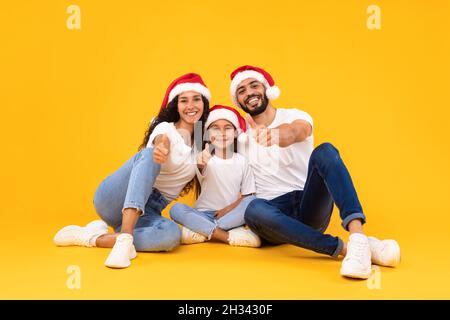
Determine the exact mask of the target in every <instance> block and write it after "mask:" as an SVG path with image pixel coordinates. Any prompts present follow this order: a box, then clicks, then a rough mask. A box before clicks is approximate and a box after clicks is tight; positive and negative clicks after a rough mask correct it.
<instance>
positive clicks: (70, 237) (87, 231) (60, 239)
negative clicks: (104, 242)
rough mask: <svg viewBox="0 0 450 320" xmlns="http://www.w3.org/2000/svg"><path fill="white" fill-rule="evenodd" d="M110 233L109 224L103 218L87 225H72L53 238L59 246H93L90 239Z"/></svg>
mask: <svg viewBox="0 0 450 320" xmlns="http://www.w3.org/2000/svg"><path fill="white" fill-rule="evenodd" d="M106 233H108V226H107V225H106V223H105V222H103V221H101V220H95V221H92V222H90V223H88V224H87V225H86V226H85V227H80V226H76V225H70V226H67V227H64V228H62V229H61V230H59V231H58V232H57V233H56V235H55V236H54V238H53V242H54V243H55V244H56V245H57V246H61V247H66V246H82V247H92V244H91V243H90V240H91V239H92V238H93V237H98V236H100V235H103V234H106Z"/></svg>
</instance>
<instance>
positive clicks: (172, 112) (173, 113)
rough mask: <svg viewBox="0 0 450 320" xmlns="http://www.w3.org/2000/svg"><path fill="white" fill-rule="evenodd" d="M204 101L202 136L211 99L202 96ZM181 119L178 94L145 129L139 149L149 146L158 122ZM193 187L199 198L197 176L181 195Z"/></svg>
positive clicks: (192, 139) (201, 119)
mask: <svg viewBox="0 0 450 320" xmlns="http://www.w3.org/2000/svg"><path fill="white" fill-rule="evenodd" d="M202 101H203V114H202V117H201V118H200V120H199V121H201V128H202V131H201V137H203V133H204V131H205V123H206V119H208V116H209V101H208V99H206V98H205V97H204V96H202ZM179 120H180V113H179V112H178V96H176V97H175V98H174V99H173V100H172V101H171V102H169V103H168V104H167V108H163V109H161V110H160V111H159V114H158V115H157V116H156V117H155V118H154V119H153V120H152V121H151V122H150V124H149V126H148V129H147V130H146V131H145V134H144V139H143V141H142V143H141V145H140V146H139V149H138V150H139V151H140V150H142V149H144V148H146V147H147V144H148V140H149V139H150V135H151V134H152V132H153V130H154V129H155V128H156V126H157V125H158V124H160V123H161V122H173V123H175V122H177V121H179ZM191 141H194V135H192V137H191ZM194 143H195V141H194ZM202 150H203V149H202ZM192 189H193V190H194V192H195V193H194V195H195V198H196V199H197V198H198V196H199V195H200V183H199V181H198V179H197V176H194V178H193V179H192V180H191V181H189V182H188V183H187V184H186V185H185V186H184V188H183V190H181V193H180V195H179V196H181V197H183V196H185V195H187V194H188V193H189V192H190V191H191V190H192Z"/></svg>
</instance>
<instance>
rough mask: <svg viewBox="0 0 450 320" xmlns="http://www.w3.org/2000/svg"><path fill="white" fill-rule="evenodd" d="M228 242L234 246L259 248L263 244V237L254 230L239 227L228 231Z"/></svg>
mask: <svg viewBox="0 0 450 320" xmlns="http://www.w3.org/2000/svg"><path fill="white" fill-rule="evenodd" d="M228 243H229V244H230V245H232V246H238V247H252V248H257V247H259V246H261V239H260V238H259V236H258V235H257V234H255V233H254V232H253V231H252V230H250V229H246V228H245V227H239V228H235V229H231V230H229V231H228Z"/></svg>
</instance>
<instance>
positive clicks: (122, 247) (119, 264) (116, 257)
mask: <svg viewBox="0 0 450 320" xmlns="http://www.w3.org/2000/svg"><path fill="white" fill-rule="evenodd" d="M134 258H136V250H135V248H134V245H133V236H132V235H131V234H128V233H122V234H120V235H118V236H117V238H116V243H115V244H114V247H113V248H112V250H111V252H110V253H109V256H108V258H107V259H106V261H105V265H106V266H107V267H110V268H117V269H122V268H128V267H129V266H130V265H131V261H130V260H131V259H134Z"/></svg>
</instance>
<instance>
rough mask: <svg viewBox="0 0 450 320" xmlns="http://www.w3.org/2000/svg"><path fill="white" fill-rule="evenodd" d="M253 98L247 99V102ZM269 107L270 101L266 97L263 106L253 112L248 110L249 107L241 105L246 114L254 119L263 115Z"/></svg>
mask: <svg viewBox="0 0 450 320" xmlns="http://www.w3.org/2000/svg"><path fill="white" fill-rule="evenodd" d="M252 97H253V96H252ZM252 97H249V98H247V100H250V99H251V98H252ZM268 105H269V99H268V98H267V96H266V95H264V96H263V97H262V101H261V105H260V106H258V107H256V108H254V109H252V110H250V109H249V108H247V106H245V105H242V104H240V106H241V108H242V110H244V111H245V112H246V113H248V114H249V115H251V116H252V117H254V116H257V115H259V114H261V113H263V112H264V111H266V109H267V106H268Z"/></svg>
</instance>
